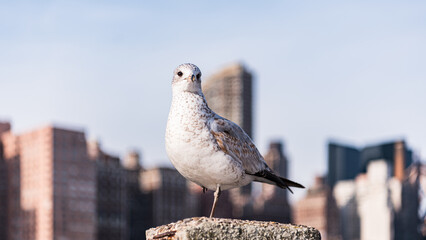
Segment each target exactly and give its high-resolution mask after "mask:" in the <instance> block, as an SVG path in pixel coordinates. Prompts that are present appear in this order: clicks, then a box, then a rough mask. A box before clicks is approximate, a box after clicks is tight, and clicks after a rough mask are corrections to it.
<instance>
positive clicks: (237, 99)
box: [203, 64, 253, 138]
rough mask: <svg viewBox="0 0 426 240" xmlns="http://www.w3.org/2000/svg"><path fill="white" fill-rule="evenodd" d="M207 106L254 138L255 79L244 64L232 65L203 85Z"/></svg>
mask: <svg viewBox="0 0 426 240" xmlns="http://www.w3.org/2000/svg"><path fill="white" fill-rule="evenodd" d="M203 92H204V96H205V97H206V100H207V104H208V105H209V107H210V108H211V109H212V110H213V111H215V112H216V113H217V114H219V115H221V116H222V117H224V118H227V119H229V120H231V121H233V122H235V123H236V124H238V125H239V126H240V127H242V128H243V129H244V131H245V132H246V133H247V134H248V135H249V136H250V137H251V138H253V78H252V74H251V73H250V72H248V71H247V69H246V68H245V67H244V66H243V65H242V64H233V65H230V66H228V67H226V68H224V69H222V70H221V71H219V72H217V73H216V74H214V75H212V76H210V77H209V78H208V79H207V80H206V81H205V83H204V84H203Z"/></svg>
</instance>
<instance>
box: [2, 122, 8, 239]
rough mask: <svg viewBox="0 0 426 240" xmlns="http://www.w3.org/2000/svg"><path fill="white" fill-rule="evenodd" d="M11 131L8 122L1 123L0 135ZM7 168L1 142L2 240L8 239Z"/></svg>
mask: <svg viewBox="0 0 426 240" xmlns="http://www.w3.org/2000/svg"><path fill="white" fill-rule="evenodd" d="M9 130H10V124H9V123H8V122H0V135H1V134H2V133H3V132H7V131H9ZM7 190H8V188H7V166H6V162H5V160H4V158H3V144H2V142H1V141H0V206H3V207H0V239H7V238H6V237H7V234H6V233H7V226H8V223H7V209H6V207H5V206H7Z"/></svg>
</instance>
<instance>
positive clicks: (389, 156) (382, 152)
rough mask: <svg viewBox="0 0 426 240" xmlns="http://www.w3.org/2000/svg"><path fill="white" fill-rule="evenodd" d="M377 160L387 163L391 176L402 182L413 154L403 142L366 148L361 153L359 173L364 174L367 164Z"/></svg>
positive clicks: (411, 161)
mask: <svg viewBox="0 0 426 240" xmlns="http://www.w3.org/2000/svg"><path fill="white" fill-rule="evenodd" d="M377 159H383V160H384V161H386V162H388V163H389V171H390V173H391V176H395V177H396V178H397V179H399V180H403V179H404V178H405V169H406V168H407V167H408V166H410V165H411V164H412V163H413V154H412V151H411V150H410V149H409V148H408V147H407V144H406V143H405V141H392V142H388V143H382V144H378V145H372V146H367V147H365V148H363V149H362V151H361V160H360V161H361V162H360V163H361V171H363V172H365V171H366V169H367V166H368V164H369V163H370V162H371V161H374V160H377Z"/></svg>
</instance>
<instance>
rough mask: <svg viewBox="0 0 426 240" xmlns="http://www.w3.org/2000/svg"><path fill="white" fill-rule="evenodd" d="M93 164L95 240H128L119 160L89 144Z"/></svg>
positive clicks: (124, 181) (92, 143)
mask: <svg viewBox="0 0 426 240" xmlns="http://www.w3.org/2000/svg"><path fill="white" fill-rule="evenodd" d="M88 150H89V151H88V152H89V156H90V159H91V160H92V161H93V162H94V163H95V164H96V220H97V226H96V239H99V240H101V239H102V240H109V239H110V240H125V239H127V235H126V234H127V215H126V214H127V195H126V175H125V170H124V169H123V168H122V166H121V163H120V159H119V158H118V157H115V156H112V155H109V154H107V153H105V152H104V151H102V150H101V148H100V145H99V143H98V142H90V143H89V144H88Z"/></svg>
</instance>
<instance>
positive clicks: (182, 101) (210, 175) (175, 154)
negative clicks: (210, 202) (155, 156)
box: [166, 92, 248, 190]
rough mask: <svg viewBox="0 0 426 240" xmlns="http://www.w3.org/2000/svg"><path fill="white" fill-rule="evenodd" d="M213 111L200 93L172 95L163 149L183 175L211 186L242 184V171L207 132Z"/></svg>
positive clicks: (229, 186) (214, 187)
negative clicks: (164, 147) (164, 148)
mask: <svg viewBox="0 0 426 240" xmlns="http://www.w3.org/2000/svg"><path fill="white" fill-rule="evenodd" d="M213 116H214V113H213V112H212V111H211V110H210V109H209V108H208V107H207V104H206V103H205V100H204V98H203V96H200V95H198V94H194V93H189V92H182V93H180V94H179V95H176V96H175V95H174V96H173V100H172V106H171V108H170V113H169V118H168V122H167V129H166V151H167V154H168V156H169V158H170V160H171V162H172V163H173V165H174V166H175V167H176V169H177V170H178V171H179V172H180V173H181V174H182V175H183V176H184V177H185V178H187V179H189V180H191V181H193V182H195V183H197V184H199V185H201V186H204V187H207V188H209V189H211V190H215V189H216V186H217V184H220V185H221V186H222V187H221V188H222V189H224V190H225V189H227V188H232V187H237V186H242V185H244V184H247V183H248V182H247V183H245V182H244V183H242V182H241V178H243V175H245V174H244V172H243V169H242V167H241V166H238V165H237V164H236V163H235V161H233V160H232V159H231V157H230V156H228V155H226V154H225V153H223V152H222V151H220V149H219V148H218V146H217V144H216V143H215V140H214V138H213V136H212V134H211V133H210V128H209V120H210V119H211V118H213Z"/></svg>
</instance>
